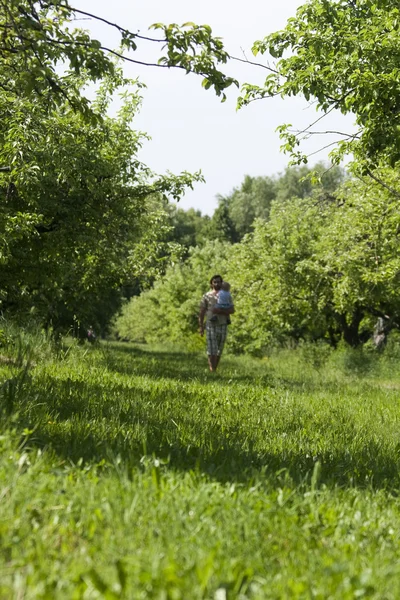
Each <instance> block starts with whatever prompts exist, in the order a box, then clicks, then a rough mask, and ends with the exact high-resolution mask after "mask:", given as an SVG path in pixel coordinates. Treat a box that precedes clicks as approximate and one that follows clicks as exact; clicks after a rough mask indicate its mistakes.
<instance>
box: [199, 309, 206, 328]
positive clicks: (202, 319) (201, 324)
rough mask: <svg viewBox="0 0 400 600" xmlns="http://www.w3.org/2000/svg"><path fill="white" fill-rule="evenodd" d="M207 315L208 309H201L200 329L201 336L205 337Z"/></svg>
mask: <svg viewBox="0 0 400 600" xmlns="http://www.w3.org/2000/svg"><path fill="white" fill-rule="evenodd" d="M205 314H206V309H205V308H204V306H201V307H200V312H199V329H200V335H204V316H205Z"/></svg>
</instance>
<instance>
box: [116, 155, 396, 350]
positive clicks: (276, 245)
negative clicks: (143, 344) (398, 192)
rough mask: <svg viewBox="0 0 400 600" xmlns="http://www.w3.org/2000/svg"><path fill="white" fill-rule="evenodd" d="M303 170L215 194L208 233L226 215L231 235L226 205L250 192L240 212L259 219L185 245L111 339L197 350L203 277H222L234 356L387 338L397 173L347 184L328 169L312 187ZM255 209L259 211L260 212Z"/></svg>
mask: <svg viewBox="0 0 400 600" xmlns="http://www.w3.org/2000/svg"><path fill="white" fill-rule="evenodd" d="M319 169H321V166H320V167H319ZM306 171H308V169H306V168H305V167H303V168H301V169H299V168H298V169H292V170H288V171H286V172H285V174H284V175H283V176H282V177H281V178H279V177H278V178H276V179H272V180H270V179H269V178H265V180H264V183H265V186H264V187H263V185H262V183H263V178H257V179H255V180H252V179H251V178H246V179H245V181H244V183H243V185H242V187H241V188H240V189H238V190H234V192H233V193H232V194H231V195H230V196H229V197H226V198H221V199H220V205H219V207H218V209H217V210H216V213H215V214H214V216H213V217H212V219H211V220H210V221H209V223H208V225H209V226H210V229H211V224H212V222H214V224H215V223H216V221H217V219H218V218H220V215H221V214H223V215H224V220H221V222H222V223H229V224H230V225H232V226H233V230H235V231H238V229H239V224H240V221H239V220H234V215H235V212H234V210H233V209H234V208H235V209H237V208H238V207H239V206H240V203H239V202H238V203H237V204H236V201H237V200H238V198H240V199H243V195H244V194H245V193H247V194H248V195H247V196H246V200H247V202H246V203H244V202H243V203H242V206H243V207H245V208H246V210H247V209H249V213H250V211H253V214H255V215H256V217H255V219H254V220H253V221H252V223H251V225H250V224H249V226H248V228H247V230H244V229H243V230H242V231H243V233H244V236H243V237H242V238H241V239H240V241H238V242H234V241H233V240H232V238H229V237H228V236H226V235H225V233H226V231H227V229H224V228H223V227H221V230H220V235H219V236H215V238H214V239H213V240H210V239H209V240H207V241H206V242H204V243H203V244H197V245H196V246H194V247H192V248H191V249H190V250H189V251H188V258H187V260H185V261H183V262H180V263H179V264H175V265H173V266H170V267H169V268H168V269H167V271H166V274H165V276H164V277H163V278H162V279H160V280H158V281H157V282H156V283H155V284H154V286H153V287H152V288H151V289H149V290H148V291H146V292H144V293H142V294H141V296H140V297H137V298H134V299H132V300H131V302H130V303H129V304H127V305H126V306H125V307H124V309H123V312H122V315H121V316H120V318H119V319H118V320H117V322H116V327H115V329H116V332H117V334H118V335H119V336H120V337H121V338H123V339H130V340H142V341H152V340H155V339H158V340H160V339H161V340H167V339H168V340H171V339H172V340H189V341H190V343H193V344H195V343H196V339H197V336H196V328H197V321H196V315H197V310H198V303H199V299H200V297H201V294H202V293H204V291H206V289H207V282H208V279H209V277H210V276H211V275H212V274H213V273H214V272H221V273H222V274H223V275H224V277H225V278H226V279H227V280H229V281H230V283H231V285H232V290H233V294H234V296H235V303H236V314H235V315H234V317H233V319H232V320H233V324H232V327H231V331H230V344H231V347H232V348H233V350H235V351H238V352H243V351H247V352H253V353H262V352H264V351H265V350H266V349H267V348H268V347H269V346H270V345H271V344H280V343H287V342H288V341H292V342H293V341H294V342H298V341H299V340H325V341H326V342H327V343H329V344H331V345H333V346H336V345H337V344H338V343H339V341H340V340H344V341H345V342H346V343H347V344H349V345H351V346H352V347H357V346H360V345H362V344H364V343H367V342H368V341H369V340H370V339H371V336H372V335H373V333H374V329H376V328H377V327H378V329H379V336H378V337H379V343H382V342H384V340H385V337H386V335H387V333H388V332H389V331H390V330H392V329H393V328H398V327H399V324H400V300H399V295H398V285H399V279H400V252H399V234H400V213H399V211H398V201H397V199H396V198H394V197H393V194H392V193H391V191H390V189H388V188H390V184H391V183H392V185H394V182H395V180H396V178H397V172H396V171H395V170H394V169H385V171H384V172H382V173H381V177H382V178H384V180H385V181H386V182H388V188H385V187H383V186H382V185H380V183H379V182H372V183H371V180H370V179H368V180H366V181H364V180H362V179H359V178H350V177H348V178H346V177H345V176H344V172H343V171H340V170H337V169H333V170H332V171H328V172H327V173H326V175H327V176H328V181H327V183H325V184H324V183H323V182H324V178H323V177H322V179H321V181H322V183H319V184H315V183H314V184H312V183H310V181H309V180H304V175H306V174H307V173H306ZM271 181H272V182H273V186H272V185H271V187H269V185H270V183H271ZM251 182H255V183H256V184H257V185H256V186H255V187H256V189H264V190H265V189H271V188H272V187H273V189H274V190H279V195H278V193H276V194H275V196H273V197H271V198H270V197H269V196H268V195H267V194H265V195H264V196H262V195H261V194H260V195H259V196H257V195H256V194H254V195H251V193H249V192H246V191H245V190H248V189H250V190H251V186H249V184H250V183H251ZM287 182H290V183H291V184H292V185H291V186H289V185H287ZM296 186H297V188H296ZM302 186H304V187H302ZM271 196H272V194H271ZM261 198H264V200H263V202H264V204H263V202H261V201H260V202H259V200H260V199H261ZM256 207H257V210H259V211H260V212H261V211H262V210H264V211H265V212H264V215H263V216H262V215H261V216H259V214H260V213H257V211H256ZM242 214H243V213H242ZM242 223H243V221H242Z"/></svg>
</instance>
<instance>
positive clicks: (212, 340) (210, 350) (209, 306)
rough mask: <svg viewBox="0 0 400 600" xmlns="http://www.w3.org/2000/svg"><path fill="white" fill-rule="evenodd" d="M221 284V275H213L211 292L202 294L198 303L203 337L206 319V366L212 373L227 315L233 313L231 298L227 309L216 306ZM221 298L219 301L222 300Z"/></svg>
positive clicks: (226, 322)
mask: <svg viewBox="0 0 400 600" xmlns="http://www.w3.org/2000/svg"><path fill="white" fill-rule="evenodd" d="M222 284H223V281H222V277H221V275H214V276H213V277H211V279H210V285H211V290H210V291H209V292H207V293H206V294H204V296H203V297H202V299H201V302H200V313H199V327H200V335H204V317H206V338H207V355H208V366H209V368H210V371H212V372H214V371H216V370H217V367H218V364H219V361H220V358H221V354H222V351H223V349H224V345H225V340H226V332H227V326H228V319H229V315H231V314H233V313H234V312H235V307H234V305H233V302H232V298H230V300H231V302H230V303H229V305H230V307H229V308H222V307H219V306H217V302H218V293H219V292H220V290H221V289H222ZM223 291H224V292H228V293H229V290H226V289H225V290H223ZM223 296H224V295H223ZM223 296H222V299H221V300H223ZM229 296H230V293H229ZM228 300H229V298H228ZM225 301H226V296H225ZM225 301H224V302H225ZM214 316H216V317H217V320H214V319H213V317H214Z"/></svg>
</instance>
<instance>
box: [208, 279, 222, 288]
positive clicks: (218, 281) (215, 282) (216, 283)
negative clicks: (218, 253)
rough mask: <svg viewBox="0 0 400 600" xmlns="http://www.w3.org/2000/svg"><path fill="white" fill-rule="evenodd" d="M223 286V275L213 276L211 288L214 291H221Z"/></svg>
mask: <svg viewBox="0 0 400 600" xmlns="http://www.w3.org/2000/svg"><path fill="white" fill-rule="evenodd" d="M221 285H222V277H221V275H213V276H212V277H211V279H210V286H211V288H212V289H213V290H220V289H221Z"/></svg>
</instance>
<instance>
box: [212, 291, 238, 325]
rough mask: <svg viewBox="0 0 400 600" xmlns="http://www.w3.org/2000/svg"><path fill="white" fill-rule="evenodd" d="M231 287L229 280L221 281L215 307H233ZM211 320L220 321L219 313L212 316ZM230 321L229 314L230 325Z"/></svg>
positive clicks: (228, 322) (228, 321)
mask: <svg viewBox="0 0 400 600" xmlns="http://www.w3.org/2000/svg"><path fill="white" fill-rule="evenodd" d="M230 289H231V286H230V284H229V283H228V282H227V281H223V282H222V283H221V289H220V290H219V292H218V294H217V303H216V305H215V308H232V306H233V300H232V296H231V292H230ZM210 321H212V322H213V323H215V322H216V321H218V315H214V316H213V317H211V319H210ZM230 323H231V320H230V318H229V316H228V320H227V324H228V325H230Z"/></svg>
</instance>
